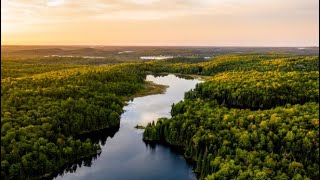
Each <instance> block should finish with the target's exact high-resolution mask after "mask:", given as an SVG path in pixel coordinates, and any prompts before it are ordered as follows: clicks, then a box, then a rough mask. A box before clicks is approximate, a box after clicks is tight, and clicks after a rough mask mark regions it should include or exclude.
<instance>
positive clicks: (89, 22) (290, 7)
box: [1, 0, 319, 47]
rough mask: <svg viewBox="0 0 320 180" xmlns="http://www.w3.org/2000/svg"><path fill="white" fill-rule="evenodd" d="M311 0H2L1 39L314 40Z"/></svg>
mask: <svg viewBox="0 0 320 180" xmlns="http://www.w3.org/2000/svg"><path fill="white" fill-rule="evenodd" d="M318 15H319V1H317V0H308V1H302V0H290V1H289V0H261V1H255V0H225V1H219V0H186V1H181V0H171V1H160V0H149V1H147V0H91V1H84V0H79V1H71V0H43V1H37V0H5V1H1V25H2V26H1V39H2V40H1V44H2V45H92V46H99V45H101V46H106V45H109V46H117V45H122V46H132V45H134V46H250V47H253V46H261V47H279V46H281V47H306V46H313V47H314V46H316V47H319V16H318Z"/></svg>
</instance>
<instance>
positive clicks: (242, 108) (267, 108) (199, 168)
mask: <svg viewBox="0 0 320 180" xmlns="http://www.w3.org/2000/svg"><path fill="white" fill-rule="evenodd" d="M150 64H151V67H146V68H150V69H154V70H155V71H169V72H179V73H191V74H192V73H193V74H201V75H211V77H210V78H207V79H208V80H207V81H206V82H204V83H200V84H198V85H197V87H196V88H195V89H194V90H191V91H189V92H187V93H185V99H184V101H181V102H179V103H177V104H174V105H173V106H172V110H171V115H172V118H169V119H168V118H160V119H159V120H158V121H157V123H150V124H149V125H148V126H147V128H146V129H145V132H144V140H145V141H147V142H150V141H153V142H160V143H167V144H170V145H174V146H181V147H182V148H183V149H184V156H185V157H186V158H189V159H191V160H193V161H194V162H195V164H196V168H195V171H196V172H197V173H198V175H199V178H200V179H208V180H209V179H319V136H318V135H319V111H318V108H319V57H316V56H313V57H312V56H310V57H290V56H277V55H245V56H234V55H232V56H221V57H217V58H215V59H213V60H211V61H209V62H199V63H192V64H186V63H184V64H183V63H176V64H170V63H168V61H166V60H164V61H161V62H160V61H158V62H150ZM157 64H163V65H164V66H161V67H158V66H157Z"/></svg>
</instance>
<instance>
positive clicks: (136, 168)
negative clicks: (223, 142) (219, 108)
mask: <svg viewBox="0 0 320 180" xmlns="http://www.w3.org/2000/svg"><path fill="white" fill-rule="evenodd" d="M146 80H147V81H153V82H154V83H157V84H163V85H168V86H169V88H168V89H167V91H166V92H165V93H164V94H157V95H149V96H145V97H139V98H134V99H133V100H132V101H130V102H128V105H127V106H125V107H124V111H125V112H124V113H123V114H122V115H121V123H120V128H119V130H114V133H115V134H114V133H111V134H108V131H107V132H96V133H97V134H96V133H90V134H87V135H88V136H86V135H83V137H78V138H83V139H86V138H87V137H90V138H91V139H92V141H93V142H96V143H100V144H101V150H102V152H101V154H99V155H97V156H93V157H91V159H90V158H86V159H83V160H82V161H81V163H80V162H77V163H75V164H76V165H75V164H73V165H70V166H68V167H67V168H66V169H65V171H63V172H64V173H60V174H58V176H57V177H56V179H64V180H66V179H70V180H73V179H76V180H87V179H95V180H99V179H101V180H104V179H108V180H122V179H130V180H135V179H137V180H143V179H174V180H176V179H196V176H195V174H194V173H193V172H192V165H191V164H189V163H187V162H186V160H185V159H184V158H183V156H182V155H180V154H179V153H178V151H179V149H175V148H169V147H167V146H166V145H158V144H151V143H144V142H143V140H142V134H143V130H142V129H135V128H134V127H135V126H136V125H137V124H139V125H143V126H145V125H147V123H149V122H152V121H155V120H157V119H158V118H160V117H170V110H171V105H172V104H173V103H177V102H179V101H181V100H183V96H184V92H186V91H188V90H190V89H192V88H194V87H195V85H196V84H197V83H198V82H200V81H199V80H197V79H192V80H187V79H184V78H179V77H177V76H175V75H161V76H152V75H148V76H147V77H146ZM103 136H105V137H106V138H103ZM97 137H98V138H97Z"/></svg>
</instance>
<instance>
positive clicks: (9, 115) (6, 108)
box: [1, 60, 145, 179]
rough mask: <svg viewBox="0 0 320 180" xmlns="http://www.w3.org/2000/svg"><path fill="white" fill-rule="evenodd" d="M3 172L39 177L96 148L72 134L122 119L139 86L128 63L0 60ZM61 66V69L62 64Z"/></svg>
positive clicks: (139, 78) (4, 175) (140, 81)
mask: <svg viewBox="0 0 320 180" xmlns="http://www.w3.org/2000/svg"><path fill="white" fill-rule="evenodd" d="M1 63H2V64H1V66H2V80H1V105H2V107H1V177H2V178H4V179H9V178H18V177H20V178H22V179H28V178H29V177H41V176H43V175H46V174H50V173H51V172H53V171H56V170H58V169H59V168H60V167H62V166H63V165H64V164H66V163H68V162H72V161H75V160H77V159H79V158H83V157H85V156H88V155H93V154H96V153H97V152H99V150H100V146H99V145H98V144H96V143H93V142H92V141H91V139H86V140H80V139H75V138H74V137H75V136H76V135H81V134H83V133H87V132H91V131H96V130H99V129H105V128H115V127H118V126H119V124H120V115H121V113H122V112H123V110H122V108H123V106H124V104H125V100H126V99H127V97H129V96H132V95H133V94H135V93H137V92H139V91H140V90H141V89H142V88H143V84H144V76H145V75H144V73H143V72H141V71H139V70H138V69H136V68H135V67H134V66H132V65H130V64H123V65H113V66H81V67H80V66H77V65H62V64H57V65H52V64H50V65H48V64H42V65H38V64H31V65H30V64H21V63H17V62H10V60H8V62H7V61H3V60H2V62H1ZM61 67H63V68H61Z"/></svg>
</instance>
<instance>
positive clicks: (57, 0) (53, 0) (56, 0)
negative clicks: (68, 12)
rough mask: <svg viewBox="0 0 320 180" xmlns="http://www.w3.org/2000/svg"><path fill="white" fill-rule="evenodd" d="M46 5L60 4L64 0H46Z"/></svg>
mask: <svg viewBox="0 0 320 180" xmlns="http://www.w3.org/2000/svg"><path fill="white" fill-rule="evenodd" d="M47 1H48V2H47V6H60V5H62V4H64V0H47Z"/></svg>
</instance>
